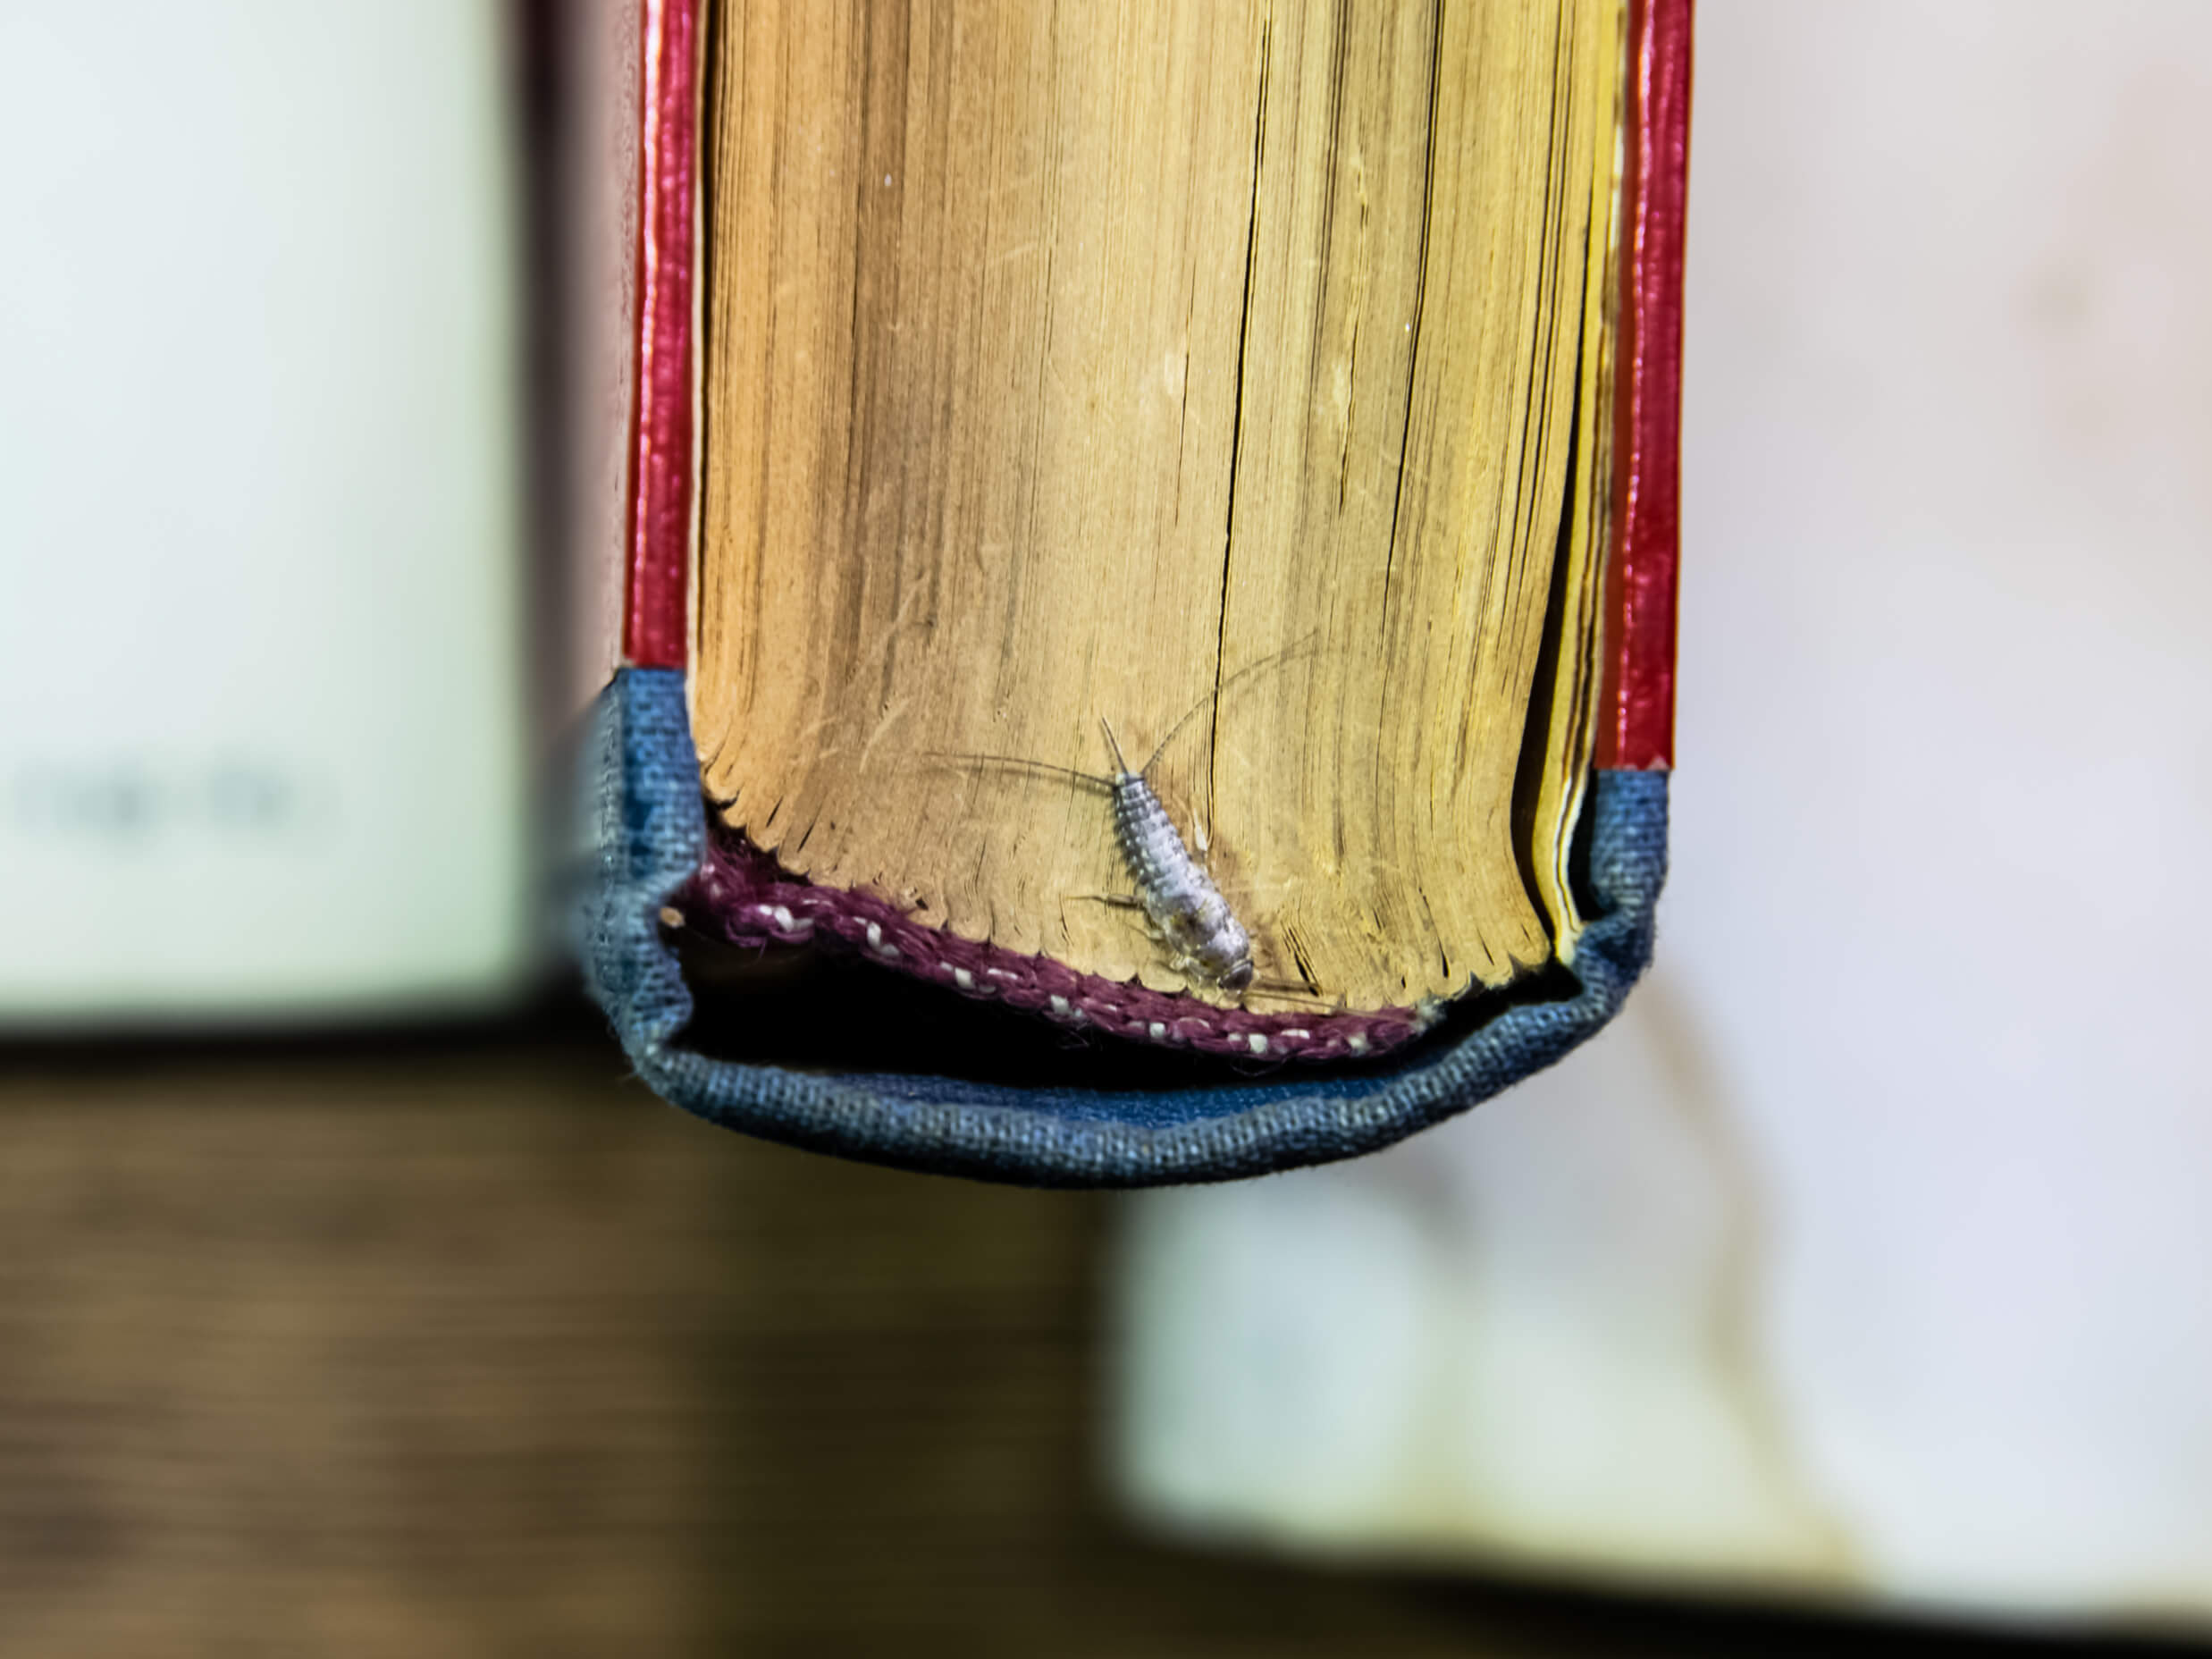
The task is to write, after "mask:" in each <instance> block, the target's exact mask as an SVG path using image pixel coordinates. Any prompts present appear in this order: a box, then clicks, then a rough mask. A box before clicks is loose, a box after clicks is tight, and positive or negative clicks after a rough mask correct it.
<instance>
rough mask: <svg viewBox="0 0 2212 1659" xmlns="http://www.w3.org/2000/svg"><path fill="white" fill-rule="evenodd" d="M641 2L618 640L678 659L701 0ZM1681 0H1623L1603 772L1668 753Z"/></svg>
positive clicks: (647, 661) (657, 657)
mask: <svg viewBox="0 0 2212 1659" xmlns="http://www.w3.org/2000/svg"><path fill="white" fill-rule="evenodd" d="M640 4H641V5H642V7H643V19H642V21H643V28H642V29H641V38H642V41H643V52H642V54H641V55H642V59H643V62H642V63H641V66H640V67H641V72H642V74H643V103H642V105H641V107H642V110H643V134H642V141H641V143H640V145H639V156H638V168H639V173H638V214H637V223H638V246H637V289H636V293H637V316H636V319H635V323H636V338H635V361H636V393H635V400H634V404H633V408H632V412H631V424H630V445H629V458H630V459H629V474H630V480H629V501H628V512H627V517H626V519H625V524H626V526H627V536H628V543H629V545H628V547H627V549H626V551H625V558H626V563H627V569H626V571H625V580H624V584H623V617H622V653H623V658H624V660H625V661H627V662H629V663H631V664H633V665H635V666H636V667H640V668H670V669H680V668H683V667H684V666H685V663H686V661H688V658H689V646H690V639H689V632H690V630H689V626H688V618H687V616H686V608H687V602H688V599H687V595H688V588H689V573H688V564H689V558H690V549H691V517H692V499H691V492H692V482H693V480H692V421H693V401H692V400H693V370H692V349H693V339H692V335H693V315H694V313H693V304H694V301H693V292H692V289H693V283H694V280H695V273H696V269H697V262H696V260H695V259H694V237H695V235H696V213H697V206H698V175H697V169H698V157H699V120H700V48H701V45H702V38H701V30H700V26H699V24H700V13H701V9H702V4H703V0H640ZM1694 9H1695V0H1631V4H1630V6H1629V15H1628V72H1629V87H1628V110H1627V146H1626V156H1625V162H1624V167H1625V175H1626V176H1625V177H1624V178H1623V180H1622V181H1621V186H1622V189H1621V206H1622V225H1621V230H1622V233H1621V248H1620V257H1621V259H1622V262H1623V272H1622V282H1621V301H1622V303H1621V307H1620V324H1619V336H1618V338H1617V341H1616V345H1615V349H1616V352H1617V361H1618V363H1619V381H1618V382H1617V383H1616V391H1615V402H1614V423H1615V425H1614V448H1613V455H1614V463H1615V465H1614V476H1613V503H1612V505H1613V512H1612V524H1613V548H1612V557H1611V561H1610V565H1609V569H1608V573H1607V593H1606V627H1605V635H1604V637H1605V640H1606V642H1607V654H1606V664H1605V678H1604V685H1603V687H1602V692H1601V701H1600V704H1599V708H1600V723H1599V728H1598V732H1597V741H1596V749H1595V753H1594V756H1593V764H1594V765H1596V766H1598V767H1601V768H1626V769H1630V770H1636V771H1652V770H1661V769H1664V768H1666V767H1669V766H1670V765H1672V764H1673V759H1674V681H1675V673H1674V644H1675V591H1676V576H1677V568H1678V555H1679V524H1680V488H1679V465H1678V455H1679V449H1680V441H1681V388H1682V245H1683V244H1682V233H1683V223H1684V210H1685V207H1686V201H1687V189H1688V182H1689V174H1688V167H1689V124H1690V29H1691V21H1692V13H1693V11H1694Z"/></svg>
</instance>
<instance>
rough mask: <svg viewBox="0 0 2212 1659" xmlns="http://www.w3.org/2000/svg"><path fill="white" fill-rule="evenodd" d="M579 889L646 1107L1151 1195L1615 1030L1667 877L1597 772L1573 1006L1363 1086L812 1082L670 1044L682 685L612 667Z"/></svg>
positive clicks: (681, 861) (1427, 1045)
mask: <svg viewBox="0 0 2212 1659" xmlns="http://www.w3.org/2000/svg"><path fill="white" fill-rule="evenodd" d="M582 782H583V784H584V788H585V801H584V803H583V806H584V813H585V818H584V823H583V826H582V827H583V829H584V830H585V835H586V836H587V837H588V838H589V841H590V847H589V852H590V855H591V858H592V870H591V875H590V878H589V880H588V883H587V888H586V891H585V894H584V896H583V898H582V902H581V904H580V905H579V907H578V910H577V912H576V915H575V917H574V925H575V931H576V937H575V944H576V950H577V954H578V956H580V958H581V960H582V963H583V965H584V971H585V980H586V982H587V983H588V985H589V987H590V989H591V991H592V994H593V997H595V998H597V999H598V1001H599V1004H600V1006H601V1007H602V1008H604V1009H605V1010H606V1012H607V1015H608V1017H609V1018H610V1020H611V1021H612V1022H613V1023H614V1027H615V1030H616V1032H617V1033H618V1035H619V1036H620V1038H621V1040H622V1045H623V1047H624V1048H625V1049H626V1050H627V1052H628V1055H629V1057H630V1062H631V1064H632V1065H635V1067H636V1069H637V1072H638V1074H639V1075H640V1076H641V1077H642V1078H643V1080H644V1081H645V1082H646V1083H647V1084H649V1085H650V1086H651V1087H652V1089H653V1090H654V1091H657V1092H658V1093H660V1095H662V1096H663V1097H665V1098H666V1099H669V1100H671V1101H673V1102H675V1103H676V1104H677V1106H680V1107H684V1108H685V1110H686V1111H690V1112H694V1113H696V1114H698V1115H699V1116H702V1117H703V1118H706V1119H707V1120H708V1121H710V1122H711V1123H716V1124H722V1125H724V1126H725V1127H727V1128H731V1129H740V1130H744V1131H745V1132H746V1133H750V1134H756V1135H761V1136H764V1137H766V1138H767V1139H769V1140H772V1141H786V1142H788V1143H790V1144H792V1145H795V1146H803V1147H810V1148H812V1149H814V1150H820V1151H825V1152H835V1153H838V1154H841V1155H842V1156H845V1157H847V1158H863V1159H866V1160H868V1161H870V1162H872V1163H882V1164H895V1165H900V1166H905V1167H908V1168H914V1169H926V1170H932V1171H936V1172H938V1173H941V1174H950V1175H972V1176H978V1177H981V1178H984V1179H988V1180H995V1181H1008V1182H1020V1183H1028V1184H1031V1185H1037V1186H1069V1187H1073V1186H1086V1187H1105V1186H1122V1187H1130V1186H1152V1185H1162V1184H1166V1183H1176V1182H1192V1181H1220V1180H1227V1179H1231V1178H1233V1177H1237V1176H1242V1175H1265V1174H1266V1173H1268V1172H1269V1171H1271V1170H1279V1169H1290V1168H1294V1167H1296V1166H1299V1165H1303V1164H1318V1163H1325V1162H1327V1161H1328V1160H1330V1159H1332V1158H1350V1157H1352V1156H1354V1155H1356V1154H1358V1153H1361V1152H1371V1151H1374V1150H1376V1149H1377V1148H1380V1147H1385V1146H1388V1145H1390V1144H1391V1142H1392V1141H1398V1140H1400V1139H1402V1138H1403V1137H1405V1136H1406V1135H1409V1134H1411V1133H1413V1132H1414V1131H1416V1130H1417V1129H1423V1128H1426V1127H1427V1126H1428V1125H1429V1124H1434V1123H1437V1122H1439V1121H1441V1120H1442V1119H1443V1118H1446V1117H1450V1116H1453V1115H1455V1114H1457V1113H1459V1112H1463V1111H1465V1110H1467V1109H1468V1107H1471V1106H1474V1105H1476V1104H1477V1103H1478V1102H1480V1101H1483V1100H1486V1099H1489V1098H1490V1097H1491V1096H1492V1095H1494V1094H1496V1093H1497V1092H1498V1091H1500V1090H1501V1089H1504V1088H1506V1087H1507V1086H1508V1085H1510V1084H1511V1083H1513V1082H1518V1080H1519V1079H1521V1078H1523V1077H1526V1076H1527V1075H1528V1074H1530V1073H1531V1072H1535V1071H1539V1070H1541V1069H1543V1067H1544V1066H1547V1065H1551V1064H1552V1062H1553V1061H1555V1060H1557V1059H1559V1058H1560V1056H1562V1055H1564V1054H1565V1053H1566V1052H1567V1051H1568V1050H1569V1049H1570V1048H1573V1047H1574V1046H1575V1045H1576V1044H1577V1043H1579V1042H1580V1041H1582V1040H1584V1039H1585V1037H1588V1036H1589V1035H1590V1034H1591V1033H1592V1032H1594V1031H1596V1030H1597V1028H1598V1027H1599V1026H1601V1025H1602V1024H1603V1023H1605V1022H1606V1021H1607V1020H1608V1019H1610V1018H1611V1017H1612V1015H1613V1011H1614V1010H1615V1009H1616V1008H1618V1007H1619V1006H1620V1003H1621V999H1622V998H1624V997H1626V996H1627V993H1628V989H1629V987H1630V986H1631V985H1633V984H1634V983H1635V982H1636V977H1637V976H1638V975H1639V974H1641V973H1643V971H1644V964H1645V963H1647V962H1648V961H1649V960H1650V958H1651V951H1652V913H1653V905H1654V904H1655V903H1656V902H1657V900H1658V897H1659V889H1660V886H1661V882H1662V881H1663V880H1665V877H1666V864H1667V777H1666V774H1664V773H1663V772H1627V771H1617V772H1599V773H1596V774H1595V775H1594V778H1593V779H1592V785H1591V789H1590V795H1589V798H1588V802H1587V804H1586V805H1585V808H1584V811H1585V817H1586V821H1587V825H1588V830H1589V836H1590V840H1589V872H1588V897H1590V898H1592V899H1594V901H1595V909H1596V919H1595V920H1594V921H1593V922H1591V923H1590V925H1589V927H1588V930H1587V931H1585V933H1584V934H1583V936H1582V941H1581V944H1580V947H1578V949H1577V955H1576V962H1575V973H1574V978H1575V979H1576V980H1577V981H1579V986H1580V989H1579V991H1578V992H1577V991H1573V990H1571V989H1570V990H1569V994H1568V995H1566V996H1563V997H1561V998H1558V999H1555V1000H1551V1001H1535V1002H1531V1001H1520V1002H1513V1003H1511V1004H1510V1005H1509V1006H1504V1007H1502V1008H1501V1010H1500V1011H1499V1012H1498V1013H1497V1014H1496V1015H1494V1016H1493V1017H1492V1018H1490V1019H1489V1020H1487V1021H1486V1022H1485V1023H1482V1024H1480V1025H1478V1026H1476V1028H1475V1029H1474V1030H1473V1031H1471V1032H1468V1033H1467V1034H1466V1035H1465V1036H1464V1037H1462V1038H1461V1039H1459V1040H1458V1041H1456V1042H1454V1043H1451V1044H1449V1045H1438V1044H1436V1043H1434V1041H1433V1040H1432V1041H1424V1042H1423V1043H1421V1044H1418V1045H1417V1046H1416V1047H1415V1048H1413V1049H1412V1050H1410V1051H1409V1053H1408V1055H1407V1056H1406V1057H1400V1058H1396V1059H1392V1060H1386V1061H1384V1062H1381V1063H1379V1064H1377V1065H1375V1066H1374V1067H1373V1068H1371V1069H1366V1070H1358V1071H1350V1070H1347V1071H1341V1072H1332V1073H1328V1074H1313V1073H1304V1074H1301V1073H1298V1072H1295V1071H1279V1072H1274V1073H1270V1074H1263V1075H1260V1076H1256V1077H1254V1078H1252V1079H1251V1080H1249V1081H1243V1082H1234V1083H1232V1084H1229V1085H1227V1086H1224V1087H1217V1088H1192V1089H1187V1090H1172V1091H1112V1090H1092V1089H1082V1088H1075V1087H1058V1088H1051V1089H1014V1088H1007V1087H1004V1086H1001V1085H996V1084H990V1083H983V1082H967V1081H963V1080H961V1079H957V1078H949V1077H939V1076H922V1075H914V1076H903V1075H887V1074H854V1075H850V1076H841V1077H824V1076H818V1075H810V1074H799V1073H796V1072H786V1071H782V1070H779V1069H778V1068H776V1067H774V1066H771V1065H744V1064H739V1063H736V1062H733V1061H728V1060H718V1059H711V1058H709V1057H705V1056H703V1055H701V1054H697V1053H694V1052H691V1051H688V1050H687V1049H685V1048H684V1047H683V1046H681V1038H682V1035H683V1032H684V1030H685V1025H686V1024H687V1023H688V1022H689V1021H690V1019H691V1015H692V998H691V992H690V990H688V989H687V988H686V986H685V982H684V979H683V976H682V973H681V972H680V971H679V969H678V967H677V961H676V957H675V956H674V954H673V953H672V952H671V951H670V950H669V947H668V946H667V945H666V944H665V943H664V942H663V940H662V939H661V935H660V926H659V922H658V916H659V913H660V907H661V905H663V904H664V903H666V902H667V900H668V898H669V896H670V895H671V894H673V893H674V892H675V891H676V890H677V888H680V887H682V886H683V884H684V883H685V880H688V879H689V878H690V876H691V875H692V873H693V872H694V871H695V870H696V869H697V868H698V865H699V862H700V858H701V856H702V852H703V850H704V848H705V846H706V837H707V819H706V811H705V806H704V804H703V803H702V800H701V798H700V793H699V763H698V757H697V754H696V751H695V750H694V748H693V746H692V740H691V728H690V722H689V720H688V718H687V717H686V714H685V699H684V677H683V675H682V674H681V673H680V672H677V671H676V670H673V669H622V670H621V671H619V672H618V674H617V675H616V677H615V678H614V679H613V681H612V682H611V683H610V685H609V686H607V688H606V690H605V691H603V692H601V694H600V699H599V703H598V704H597V706H596V708H595V709H594V710H593V721H592V730H591V735H590V737H589V740H588V743H587V746H586V749H585V755H584V771H583V778H582Z"/></svg>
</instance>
